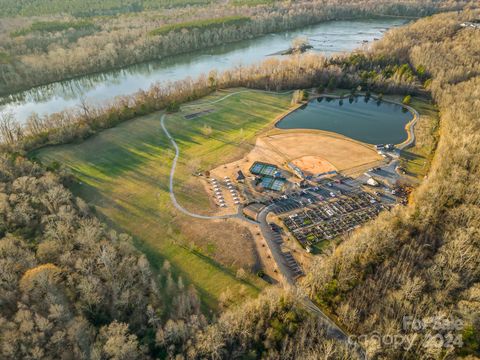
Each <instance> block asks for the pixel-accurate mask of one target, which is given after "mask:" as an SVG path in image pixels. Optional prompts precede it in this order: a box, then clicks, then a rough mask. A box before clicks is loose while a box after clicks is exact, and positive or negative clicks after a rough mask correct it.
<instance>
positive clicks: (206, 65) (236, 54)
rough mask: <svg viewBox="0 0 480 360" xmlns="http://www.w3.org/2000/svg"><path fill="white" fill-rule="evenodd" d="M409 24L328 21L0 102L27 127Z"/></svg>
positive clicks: (348, 45) (340, 46)
mask: <svg viewBox="0 0 480 360" xmlns="http://www.w3.org/2000/svg"><path fill="white" fill-rule="evenodd" d="M405 22H406V21H405V20H403V19H371V20H368V19H367V20H354V21H353V20H352V21H329V22H324V23H320V24H317V25H313V26H308V27H305V28H302V29H298V30H295V31H285V32H280V33H275V34H269V35H265V36H262V37H259V38H255V39H250V40H245V41H240V42H236V43H232V44H226V45H223V46H218V47H214V48H210V49H206V50H202V51H196V52H191V53H188V54H185V55H179V56H172V57H169V58H165V59H163V60H158V61H152V62H148V63H144V64H139V65H133V66H129V67H127V68H124V69H121V70H113V71H107V72H103V73H100V74H94V75H87V76H82V77H78V78H75V79H72V80H66V81H60V82H56V83H52V84H49V85H44V86H38V87H35V88H32V89H30V90H26V91H23V92H19V93H16V94H11V95H8V96H4V97H0V112H2V113H4V112H9V113H12V114H13V115H14V116H15V118H16V119H17V121H20V122H23V121H25V119H26V118H27V117H28V116H29V115H30V114H32V113H33V112H36V113H37V114H39V115H44V114H51V113H54V112H58V111H62V110H65V109H67V108H72V107H75V106H77V105H78V104H79V102H80V101H81V99H86V100H87V101H88V102H89V103H93V104H95V103H100V102H104V101H108V100H111V99H113V98H114V97H116V96H119V95H129V94H133V93H135V92H136V91H138V90H139V89H148V88H149V87H150V86H151V85H152V84H154V83H156V82H167V81H174V80H179V79H183V78H186V77H188V76H190V77H197V76H198V75H200V74H202V73H208V72H209V71H210V70H212V69H217V70H219V71H222V70H227V69H229V68H232V67H234V66H237V65H249V64H252V63H255V62H259V61H261V60H263V59H265V58H266V57H267V56H270V55H271V54H273V53H276V52H279V51H282V50H285V49H287V48H288V47H289V46H290V43H291V41H292V40H293V39H294V38H296V37H298V36H304V37H307V38H308V40H309V41H310V43H311V45H313V49H312V50H311V51H314V52H318V53H322V54H325V55H326V56H329V55H332V54H334V53H340V52H347V51H351V50H353V49H355V48H358V47H361V46H364V45H365V44H368V43H371V42H373V41H375V39H378V38H380V37H381V36H382V34H383V33H384V32H385V31H386V30H388V29H390V28H392V27H396V26H400V25H403V24H404V23H405Z"/></svg>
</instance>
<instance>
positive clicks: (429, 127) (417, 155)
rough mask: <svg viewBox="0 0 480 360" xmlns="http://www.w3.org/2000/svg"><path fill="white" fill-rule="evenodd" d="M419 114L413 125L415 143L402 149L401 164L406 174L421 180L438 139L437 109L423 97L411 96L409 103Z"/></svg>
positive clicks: (428, 166) (426, 171) (427, 168)
mask: <svg viewBox="0 0 480 360" xmlns="http://www.w3.org/2000/svg"><path fill="white" fill-rule="evenodd" d="M410 105H411V106H412V107H413V108H415V109H416V110H417V111H418V113H419V114H420V119H419V120H418V121H417V124H416V125H415V129H414V132H415V145H414V146H413V147H410V148H408V149H406V150H405V151H402V166H403V168H404V169H405V171H406V173H407V175H410V176H412V177H414V178H416V179H418V180H421V179H422V178H423V177H424V176H425V175H426V174H427V173H428V170H429V169H430V163H431V161H432V158H433V155H434V153H435V147H436V144H437V140H438V124H439V115H438V110H437V109H436V108H435V107H434V105H433V104H432V103H431V102H430V101H428V100H425V99H420V98H412V102H411V104H410Z"/></svg>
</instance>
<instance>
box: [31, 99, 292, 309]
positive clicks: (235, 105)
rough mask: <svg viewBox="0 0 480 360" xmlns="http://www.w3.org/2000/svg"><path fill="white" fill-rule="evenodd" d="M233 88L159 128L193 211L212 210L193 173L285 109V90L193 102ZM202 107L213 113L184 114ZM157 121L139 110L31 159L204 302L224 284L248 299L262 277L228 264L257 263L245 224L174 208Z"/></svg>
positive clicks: (249, 139) (228, 157)
mask: <svg viewBox="0 0 480 360" xmlns="http://www.w3.org/2000/svg"><path fill="white" fill-rule="evenodd" d="M235 91H238V89H232V90H229V91H228V92H219V93H217V94H215V95H211V96H208V97H207V98H204V99H201V100H200V101H198V106H190V105H189V107H185V108H184V110H183V111H181V112H179V113H176V114H172V115H168V117H167V120H166V126H167V127H168V130H169V132H170V133H171V134H172V136H173V137H174V138H175V140H176V142H177V143H178V145H179V147H180V151H181V156H180V159H179V163H178V165H177V170H176V173H175V194H176V196H177V199H178V200H179V202H180V203H181V204H182V205H183V206H184V207H186V208H188V209H189V210H191V211H195V212H198V213H203V214H209V213H213V212H214V211H215V208H214V207H213V202H212V199H211V197H210V196H209V195H208V194H207V193H206V192H205V190H204V185H203V184H202V183H201V181H200V180H199V179H198V178H197V177H195V176H192V173H193V172H195V170H197V169H211V168H213V167H215V166H218V165H220V164H223V163H228V162H231V161H233V160H236V159H238V158H241V157H242V156H244V154H245V153H246V152H248V151H250V150H251V148H252V144H254V142H255V138H256V136H257V135H258V134H259V133H260V132H261V131H263V130H264V129H265V127H266V126H267V125H269V124H271V123H272V120H273V119H275V118H276V117H277V116H279V115H280V114H282V113H284V112H285V111H286V110H288V109H289V108H290V101H291V95H287V94H284V95H282V94H271V93H261V92H257V91H248V92H241V93H239V94H236V95H234V96H230V97H229V98H227V99H224V100H223V101H220V102H218V103H215V104H201V103H205V102H206V101H214V100H218V99H220V98H221V97H223V96H225V95H227V94H228V93H233V92H235ZM206 109H209V110H210V109H212V110H211V111H208V112H205V113H204V115H201V116H198V117H194V118H192V119H186V118H185V116H186V115H188V114H191V113H198V112H200V111H202V110H206ZM160 118H161V113H155V114H152V115H149V116H144V117H140V118H137V119H134V120H131V121H127V122H125V123H123V124H121V125H119V126H117V127H115V128H112V129H108V130H105V131H102V132H100V133H98V134H97V135H95V136H93V137H91V138H90V139H88V140H86V141H84V142H82V143H80V144H67V145H62V146H53V147H48V148H44V149H41V150H39V151H37V152H36V153H35V154H33V156H34V157H37V158H38V159H40V160H41V161H42V162H43V163H44V164H45V165H50V164H52V163H59V164H61V165H62V166H64V167H65V168H66V169H69V170H70V171H71V172H72V173H73V175H74V176H75V179H76V182H75V183H74V184H73V185H72V186H71V188H72V190H73V192H74V193H75V194H76V195H78V196H80V197H82V198H83V199H85V200H86V201H87V202H89V203H90V204H92V205H95V207H96V210H97V212H98V213H99V214H100V215H101V217H102V218H103V219H104V220H105V221H107V222H109V223H111V224H112V225H113V226H115V227H116V228H117V229H119V230H123V231H125V232H127V233H129V234H131V235H132V236H133V237H134V239H135V241H136V243H137V245H138V246H139V248H140V249H141V250H142V251H144V252H145V253H146V254H147V256H148V257H149V260H150V261H151V263H152V264H153V266H155V267H160V266H161V265H162V262H163V260H164V259H167V260H168V261H170V263H171V264H172V265H173V268H174V270H175V271H176V272H177V273H178V274H179V275H181V276H182V277H183V278H184V279H185V280H186V281H187V282H189V283H193V284H194V285H195V286H196V288H197V289H198V290H199V292H200V296H201V298H202V300H203V301H204V304H206V305H207V306H209V307H212V308H215V307H216V306H217V305H218V300H219V297H220V295H221V294H222V292H224V291H225V290H229V292H230V293H231V294H232V298H233V299H237V301H240V300H241V299H242V297H244V296H255V295H256V294H257V293H258V291H259V289H261V288H262V287H263V286H265V283H264V282H263V281H262V280H260V279H258V278H256V277H255V276H253V275H252V276H249V277H248V278H247V279H245V280H241V279H237V278H236V276H235V274H236V269H238V268H240V267H243V268H245V269H248V268H252V269H255V266H256V263H258V254H257V253H256V248H255V244H254V243H253V240H252V234H251V232H250V231H249V230H248V228H247V227H246V226H244V225H243V224H242V223H241V222H239V221H238V220H219V221H206V220H196V219H192V218H190V217H187V216H185V215H183V214H181V213H179V212H178V211H176V210H175V208H174V207H173V206H172V204H171V201H170V197H169V192H168V178H169V172H170V168H171V165H172V159H173V149H172V146H171V144H170V142H169V141H168V139H167V137H166V136H165V134H164V133H163V131H162V130H161V127H160ZM225 221H228V222H229V223H228V224H225V223H222V222H225ZM226 225H227V226H226Z"/></svg>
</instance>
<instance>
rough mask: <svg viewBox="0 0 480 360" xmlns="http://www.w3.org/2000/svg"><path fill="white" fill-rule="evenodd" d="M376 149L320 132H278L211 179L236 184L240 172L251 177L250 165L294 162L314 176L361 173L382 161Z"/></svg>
mask: <svg viewBox="0 0 480 360" xmlns="http://www.w3.org/2000/svg"><path fill="white" fill-rule="evenodd" d="M381 160H382V157H381V156H380V155H378V154H377V152H376V151H375V149H374V148H373V146H370V145H365V144H362V143H360V142H357V141H354V140H351V139H348V138H346V137H343V136H340V135H337V134H332V133H327V132H320V131H315V132H313V131H302V130H295V131H284V130H282V131H279V130H274V131H273V132H271V133H270V134H267V135H265V136H262V137H259V138H258V139H257V141H256V143H255V147H254V148H253V149H252V150H251V151H250V152H249V153H248V154H247V155H246V156H245V157H243V158H242V159H240V160H237V161H235V162H232V163H229V164H226V165H222V166H219V167H217V168H215V169H213V170H212V171H211V176H212V177H215V178H217V179H223V178H224V177H225V176H229V177H230V178H231V179H232V181H233V182H234V183H235V182H236V181H235V179H236V177H237V172H238V170H241V171H242V172H243V173H244V175H245V176H247V177H248V176H252V175H251V174H250V172H249V169H250V166H251V165H252V164H253V162H255V161H263V162H268V163H271V164H275V165H277V166H279V167H282V168H284V169H286V166H287V164H288V163H289V162H293V163H294V164H296V165H297V166H299V167H300V168H301V169H302V170H304V171H306V172H307V173H311V174H313V175H316V174H320V173H323V172H326V171H331V170H337V171H339V172H350V173H351V172H352V171H353V170H357V169H358V170H359V172H361V171H362V167H363V166H366V167H371V166H372V163H375V162H378V161H381Z"/></svg>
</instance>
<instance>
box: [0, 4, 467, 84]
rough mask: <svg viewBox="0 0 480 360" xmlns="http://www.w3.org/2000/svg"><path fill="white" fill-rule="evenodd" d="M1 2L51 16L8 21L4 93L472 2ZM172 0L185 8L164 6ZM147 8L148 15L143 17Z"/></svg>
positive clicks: (1, 63)
mask: <svg viewBox="0 0 480 360" xmlns="http://www.w3.org/2000/svg"><path fill="white" fill-rule="evenodd" d="M2 1H3V2H7V3H6V4H5V6H6V9H13V10H11V12H12V13H13V14H17V13H20V14H28V15H41V14H46V15H43V16H42V17H41V18H39V17H37V16H35V17H32V16H30V17H27V18H17V17H13V16H12V17H9V18H5V19H2V23H1V24H0V94H2V93H3V94H9V93H12V92H14V91H16V90H20V89H25V88H29V87H32V86H35V85H40V84H46V83H50V82H54V81H58V80H62V79H65V78H71V77H73V76H79V75H84V74H89V73H97V72H101V71H105V70H110V69H116V68H120V67H124V66H128V65H131V64H136V63H140V62H145V61H149V60H155V59H161V58H164V57H166V56H171V55H175V54H181V53H186V52H189V51H193V50H198V49H205V48H207V47H211V46H217V45H221V44H225V43H231V42H235V41H239V40H243V39H249V38H252V37H256V36H261V35H263V34H267V33H271V32H276V31H282V30H288V29H294V28H299V27H302V26H306V25H311V24H315V23H318V22H321V21H328V20H338V19H354V18H368V17H370V18H371V17H373V16H383V15H387V16H389V15H393V16H413V17H419V16H426V15H429V14H432V13H435V12H438V11H446V10H448V9H456V8H460V7H461V6H462V5H464V4H465V3H467V2H468V0H441V1H433V0H402V1H400V2H399V1H392V0H375V1H373V0H353V1H352V0H328V1H323V0H315V1H295V2H281V1H267V2H265V3H264V2H263V1H260V2H257V1H255V2H254V3H253V4H252V3H251V2H248V1H247V2H242V1H240V2H234V3H230V2H214V3H212V4H207V3H209V2H207V1H205V2H204V1H200V0H195V1H193V2H191V1H181V2H173V1H160V2H149V1H144V2H138V3H130V2H124V1H116V0H112V1H106V2H103V1H102V2H95V4H96V5H95V6H94V5H93V2H90V1H88V2H85V3H84V2H81V1H78V2H77V1H68V2H64V1H50V0H49V1H46V0H45V1H34V2H29V1H27V2H14V3H12V2H11V1H10V0H2ZM169 3H177V4H178V5H179V6H178V7H174V8H162V6H165V5H166V4H169ZM191 3H194V4H197V5H198V4H199V3H200V4H203V5H202V6H196V7H195V8H194V10H193V9H192V8H191V7H190V6H187V5H188V4H191ZM153 4H156V6H157V7H154V9H158V7H160V8H162V9H161V10H151V9H152V7H151V6H150V5H152V6H153ZM1 5H2V4H1V3H0V8H2V9H5V6H1ZM89 6H90V7H89ZM83 7H89V8H91V9H99V11H100V10H101V9H104V10H108V9H109V8H112V9H114V8H115V7H118V8H119V9H124V10H125V11H123V10H122V11H120V12H121V13H123V12H125V14H117V15H112V14H108V12H107V13H106V14H104V15H103V16H88V17H85V16H79V15H78V14H77V15H75V9H83ZM144 7H145V9H149V10H148V11H141V12H138V11H140V10H141V9H143V8H144ZM17 8H20V10H18V12H17V10H15V9H17ZM28 9H30V10H28ZM32 9H36V10H37V11H35V12H34V10H32ZM129 9H130V10H129ZM2 14H5V15H4V16H7V14H8V12H6V13H4V12H3V10H2ZM48 14H54V15H48ZM93 14H95V11H93ZM98 15H102V13H101V12H100V13H99V14H98ZM225 20H229V21H225Z"/></svg>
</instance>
